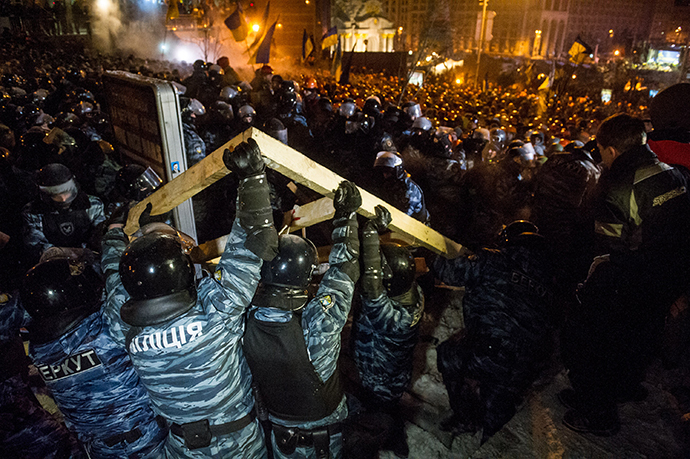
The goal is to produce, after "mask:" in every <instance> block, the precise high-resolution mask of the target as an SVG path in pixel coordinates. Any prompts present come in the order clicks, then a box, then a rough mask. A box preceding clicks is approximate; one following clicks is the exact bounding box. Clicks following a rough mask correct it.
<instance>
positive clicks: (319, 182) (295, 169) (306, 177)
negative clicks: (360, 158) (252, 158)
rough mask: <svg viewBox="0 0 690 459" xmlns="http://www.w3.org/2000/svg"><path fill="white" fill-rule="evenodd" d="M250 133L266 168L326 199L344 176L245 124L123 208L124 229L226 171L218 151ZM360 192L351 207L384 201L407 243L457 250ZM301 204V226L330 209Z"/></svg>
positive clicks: (367, 209)
mask: <svg viewBox="0 0 690 459" xmlns="http://www.w3.org/2000/svg"><path fill="white" fill-rule="evenodd" d="M250 137H251V138H253V139H254V140H255V141H256V142H257V144H258V145H259V148H261V153H262V155H263V156H264V157H265V159H266V164H267V166H268V167H270V168H271V169H274V170H276V171H278V172H280V173H281V174H283V175H285V176H286V177H288V178H290V179H292V180H293V181H295V182H296V183H299V184H302V185H304V186H306V187H307V188H310V189H312V190H314V191H316V192H317V193H320V194H322V195H323V196H325V197H326V198H329V199H333V193H334V192H335V190H336V188H337V187H338V184H339V183H340V182H341V181H343V180H344V179H343V178H342V177H340V176H339V175H338V174H336V173H335V172H332V171H330V170H329V169H327V168H325V167H324V166H322V165H320V164H318V163H316V162H315V161H313V160H311V159H309V158H307V157H306V156H304V155H303V154H301V153H300V152H298V151H296V150H293V149H292V148H290V147H288V146H287V145H285V144H283V143H281V142H280V141H278V140H276V139H274V138H273V137H271V136H269V135H268V134H265V133H263V132H261V131H259V130H258V129H255V128H250V129H248V130H246V131H244V132H243V133H242V134H240V135H238V136H237V137H235V138H234V139H232V140H230V141H229V142H227V143H226V144H225V145H223V146H222V147H220V148H218V149H217V150H216V151H214V152H213V153H211V154H210V155H208V156H207V157H206V158H204V159H203V160H202V161H200V162H199V163H197V164H195V165H194V166H192V167H191V168H190V169H189V170H187V171H185V172H184V173H182V174H180V175H179V176H178V177H177V178H175V179H174V180H172V181H170V182H169V183H167V184H165V185H164V186H163V187H161V189H159V190H158V191H156V192H155V193H154V194H152V195H151V196H149V197H148V198H146V199H145V200H143V201H142V202H140V203H139V204H137V205H136V206H135V207H134V208H133V209H132V210H131V211H130V213H129V216H128V219H127V226H126V227H125V232H126V233H127V234H132V233H134V232H135V231H136V229H137V221H138V219H139V215H140V214H141V212H142V211H143V210H144V209H145V207H146V204H147V203H148V202H151V203H153V210H152V214H154V215H156V214H160V213H164V212H167V211H168V210H170V209H172V208H174V207H175V206H177V205H179V204H180V203H182V202H184V201H185V200H187V199H189V198H190V197H192V196H194V195H195V194H196V193H198V192H199V191H201V190H203V189H204V188H206V187H207V186H209V185H211V184H213V183H215V182H216V181H217V180H220V179H221V178H222V177H224V176H225V175H227V174H228V173H229V171H228V169H227V168H226V167H225V165H224V164H223V152H224V150H225V149H226V148H229V149H232V148H234V147H235V146H237V145H238V144H239V143H241V142H243V141H245V140H247V139H249V138H250ZM360 193H361V195H362V206H361V207H360V208H359V210H358V211H357V212H358V213H359V214H361V215H363V216H365V217H367V218H370V217H372V216H373V215H374V207H375V206H376V205H379V204H380V205H384V206H385V207H386V208H388V210H390V212H391V216H392V217H393V220H392V222H391V224H390V229H391V230H392V231H394V232H397V233H401V234H402V235H404V236H405V238H406V239H407V238H409V241H410V245H414V246H422V247H426V248H428V249H430V250H432V251H433V252H435V253H439V254H442V255H444V256H446V257H449V258H454V257H455V256H457V254H458V253H459V252H460V249H461V248H462V246H461V245H460V244H458V243H456V242H454V241H452V240H451V239H448V238H447V237H445V236H443V235H442V234H440V233H438V232H437V231H434V230H433V229H431V228H429V227H428V226H426V225H424V224H422V223H421V222H419V221H417V220H415V219H413V218H411V217H409V216H407V215H406V214H404V213H403V212H401V211H399V210H397V209H396V208H394V207H393V206H391V205H389V204H387V203H385V202H384V201H382V200H380V199H378V198H377V197H375V196H374V195H372V194H371V193H369V192H368V191H366V190H363V189H361V188H360ZM303 207H305V208H306V209H305V214H304V217H301V218H300V220H297V221H296V222H295V224H296V225H299V227H300V228H302V227H304V226H302V225H303V224H306V223H308V222H309V221H313V222H314V223H316V222H317V220H319V219H321V218H322V220H320V221H324V220H327V219H328V218H329V216H328V215H330V212H331V211H330V208H329V207H328V202H327V201H324V200H317V201H315V203H313V205H312V206H311V207H307V205H305V206H303ZM331 207H332V204H331ZM295 213H297V212H295ZM307 216H308V217H309V218H307ZM302 218H304V220H302ZM300 221H301V222H302V223H300ZM312 224H313V223H312Z"/></svg>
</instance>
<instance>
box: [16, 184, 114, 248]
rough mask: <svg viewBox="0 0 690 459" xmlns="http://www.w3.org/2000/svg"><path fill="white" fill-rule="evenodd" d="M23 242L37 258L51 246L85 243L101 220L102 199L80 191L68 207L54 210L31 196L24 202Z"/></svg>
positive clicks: (102, 215) (102, 216) (69, 245)
mask: <svg viewBox="0 0 690 459" xmlns="http://www.w3.org/2000/svg"><path fill="white" fill-rule="evenodd" d="M22 218H23V220H24V230H23V233H24V245H26V247H27V248H28V249H29V251H30V252H31V255H32V256H34V257H35V258H36V261H38V258H40V256H41V254H43V252H45V251H46V250H48V249H49V248H51V247H54V246H57V247H82V248H83V247H86V246H87V244H88V242H89V240H90V239H91V238H92V237H93V234H94V230H95V229H96V227H97V226H98V225H100V224H101V223H103V222H104V221H105V215H104V213H103V202H101V200H100V199H98V198H97V197H95V196H89V195H87V194H85V193H82V192H80V193H79V195H78V196H77V198H76V199H75V200H74V201H73V202H72V204H71V205H70V207H69V209H64V210H58V209H56V208H55V207H53V206H52V205H50V204H49V203H46V202H45V201H42V200H40V199H39V200H35V201H32V202H30V203H28V204H27V205H26V206H24V210H23V211H22Z"/></svg>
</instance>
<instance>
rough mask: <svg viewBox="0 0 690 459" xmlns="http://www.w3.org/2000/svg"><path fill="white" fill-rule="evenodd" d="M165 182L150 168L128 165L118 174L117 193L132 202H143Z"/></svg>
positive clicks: (116, 181)
mask: <svg viewBox="0 0 690 459" xmlns="http://www.w3.org/2000/svg"><path fill="white" fill-rule="evenodd" d="M162 183H163V180H161V178H160V177H159V176H158V174H156V172H155V171H154V170H153V169H151V168H150V167H144V166H141V165H139V164H128V165H126V166H125V167H123V168H122V169H120V170H119V171H118V173H117V177H115V187H116V188H117V192H118V193H120V195H121V196H122V197H124V198H127V199H129V200H130V201H141V200H142V199H144V198H146V197H147V196H148V195H150V194H151V193H153V192H154V191H155V190H156V189H157V188H158V187H160V186H161V184H162Z"/></svg>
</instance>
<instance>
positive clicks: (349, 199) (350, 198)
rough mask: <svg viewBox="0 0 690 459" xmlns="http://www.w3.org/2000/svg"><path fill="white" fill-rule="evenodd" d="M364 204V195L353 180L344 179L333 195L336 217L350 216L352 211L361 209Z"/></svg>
mask: <svg viewBox="0 0 690 459" xmlns="http://www.w3.org/2000/svg"><path fill="white" fill-rule="evenodd" d="M361 205H362V196H361V195H360V194H359V188H357V185H355V184H354V183H353V182H349V181H347V180H343V181H342V182H340V185H338V189H337V190H335V196H333V207H335V218H336V219H338V218H343V217H348V216H349V215H350V214H351V213H352V212H354V211H356V210H357V209H359V207H360V206H361Z"/></svg>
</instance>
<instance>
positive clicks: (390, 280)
mask: <svg viewBox="0 0 690 459" xmlns="http://www.w3.org/2000/svg"><path fill="white" fill-rule="evenodd" d="M381 256H382V260H381V261H382V262H383V263H382V269H383V286H384V287H385V288H386V291H387V292H388V296H389V297H391V298H393V297H396V296H400V295H402V294H403V293H405V292H407V291H409V290H410V288H411V287H412V284H413V283H414V276H415V272H416V270H417V268H416V265H415V262H414V257H413V256H412V254H411V253H410V251H409V250H407V249H406V248H405V247H403V246H401V245H400V244H395V243H392V242H389V243H384V244H381Z"/></svg>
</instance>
